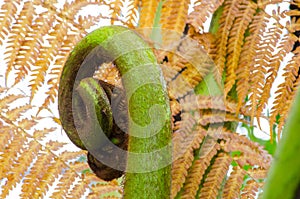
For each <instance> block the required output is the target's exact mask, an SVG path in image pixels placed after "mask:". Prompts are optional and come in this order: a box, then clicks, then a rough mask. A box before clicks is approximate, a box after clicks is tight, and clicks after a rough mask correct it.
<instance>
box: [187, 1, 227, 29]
mask: <svg viewBox="0 0 300 199" xmlns="http://www.w3.org/2000/svg"><path fill="white" fill-rule="evenodd" d="M223 2H224V0H217V1H210V0H197V1H196V2H195V3H194V7H193V9H194V10H193V11H192V12H191V13H190V14H189V15H188V18H187V23H188V24H191V25H192V26H193V27H194V29H195V30H197V32H198V31H199V30H200V31H203V30H204V23H205V22H206V20H207V19H208V17H209V15H211V14H212V13H214V11H216V10H217V8H218V7H219V6H221V5H222V3H223Z"/></svg>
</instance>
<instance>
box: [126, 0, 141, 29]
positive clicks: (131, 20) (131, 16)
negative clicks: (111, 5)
mask: <svg viewBox="0 0 300 199" xmlns="http://www.w3.org/2000/svg"><path fill="white" fill-rule="evenodd" d="M139 7H140V0H131V1H130V2H129V5H128V9H129V10H128V12H127V16H126V23H127V24H128V26H129V27H131V28H133V27H136V26H137V24H138V17H139V12H138V9H139Z"/></svg>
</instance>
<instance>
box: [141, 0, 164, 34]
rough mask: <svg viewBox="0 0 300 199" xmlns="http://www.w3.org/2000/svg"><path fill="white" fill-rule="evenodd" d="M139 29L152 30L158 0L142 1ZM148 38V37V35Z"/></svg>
mask: <svg viewBox="0 0 300 199" xmlns="http://www.w3.org/2000/svg"><path fill="white" fill-rule="evenodd" d="M141 2H142V3H141V12H140V13H141V15H140V19H139V26H138V27H139V28H152V27H153V23H154V18H155V13H156V9H157V6H158V2H159V1H158V0H142V1H141ZM148 36H149V35H148Z"/></svg>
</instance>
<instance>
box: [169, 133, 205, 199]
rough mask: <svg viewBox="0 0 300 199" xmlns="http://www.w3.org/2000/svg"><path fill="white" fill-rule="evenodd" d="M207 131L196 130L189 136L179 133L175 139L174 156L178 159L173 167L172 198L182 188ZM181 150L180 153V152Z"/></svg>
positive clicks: (175, 135)
mask: <svg viewBox="0 0 300 199" xmlns="http://www.w3.org/2000/svg"><path fill="white" fill-rule="evenodd" d="M205 134H206V131H203V130H200V129H199V128H196V130H194V131H193V132H191V133H190V134H189V135H185V134H184V133H182V132H180V131H177V132H175V134H174V137H173V144H174V147H173V148H174V149H175V150H176V151H174V152H173V154H174V155H173V156H174V157H175V158H176V159H175V161H173V163H172V165H173V167H172V189H171V198H174V197H175V196H176V194H177V193H178V191H179V190H180V188H181V187H182V185H183V183H184V181H185V178H186V176H187V175H188V169H189V168H190V166H191V165H192V162H193V160H194V153H193V152H194V150H195V149H197V148H199V146H200V143H201V142H202V139H203V137H204V136H205ZM178 150H179V151H178Z"/></svg>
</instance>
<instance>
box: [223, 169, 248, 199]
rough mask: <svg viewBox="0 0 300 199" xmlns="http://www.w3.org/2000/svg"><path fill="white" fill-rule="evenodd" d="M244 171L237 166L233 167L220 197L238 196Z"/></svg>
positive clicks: (229, 198)
mask: <svg viewBox="0 0 300 199" xmlns="http://www.w3.org/2000/svg"><path fill="white" fill-rule="evenodd" d="M245 175H246V171H245V170H244V169H242V168H240V167H239V166H236V167H233V171H232V172H231V173H230V176H229V178H228V179H227V181H226V184H225V186H224V189H223V193H222V198H224V199H226V198H228V199H231V198H239V196H240V188H241V186H242V184H243V181H244V177H245Z"/></svg>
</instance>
